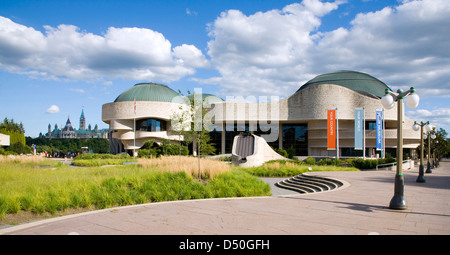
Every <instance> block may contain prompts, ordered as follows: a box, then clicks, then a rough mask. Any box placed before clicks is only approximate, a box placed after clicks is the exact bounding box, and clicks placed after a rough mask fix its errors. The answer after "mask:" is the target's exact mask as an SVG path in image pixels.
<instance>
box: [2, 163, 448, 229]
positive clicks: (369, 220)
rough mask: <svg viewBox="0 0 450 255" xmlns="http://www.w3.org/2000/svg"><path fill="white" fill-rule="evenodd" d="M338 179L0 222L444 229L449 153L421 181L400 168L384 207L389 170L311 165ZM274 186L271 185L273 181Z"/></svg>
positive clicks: (61, 225)
mask: <svg viewBox="0 0 450 255" xmlns="http://www.w3.org/2000/svg"><path fill="white" fill-rule="evenodd" d="M310 174H312V175H320V176H327V177H331V178H335V179H339V180H341V181H343V182H345V185H344V187H342V188H340V189H336V190H333V191H330V192H322V193H314V194H294V193H292V192H288V193H286V194H284V195H279V194H280V193H282V191H280V190H277V191H276V192H274V193H276V194H277V195H274V196H270V197H252V198H223V199H205V200H188V201H175V202H163V203H150V204H143V205H135V206H127V207H118V208H110V209H105V210H100V211H93V212H87V213H81V214H76V215H69V216H63V217H58V218H53V219H48V220H41V221H36V222H32V223H26V224H21V225H18V226H13V227H8V228H3V229H0V234H8V235H67V234H80V235H173V234H174V235H203V234H207V235H236V234H240V235H247V234H251V235H259V234H261V235H266V234H269V235H291V234H292V235H330V234H331V235H368V234H380V235H418V234H419V235H441V234H446V235H448V234H450V161H443V162H441V166H440V167H439V168H436V169H433V173H431V174H425V178H426V183H416V181H415V180H416V178H417V175H418V168H417V167H416V168H414V169H411V170H407V171H404V175H405V200H406V202H407V204H408V209H407V210H402V211H397V210H391V209H389V208H388V205H389V201H390V199H391V198H392V196H393V193H394V184H393V183H394V176H395V172H393V171H361V172H313V173H310ZM274 189H275V187H274Z"/></svg>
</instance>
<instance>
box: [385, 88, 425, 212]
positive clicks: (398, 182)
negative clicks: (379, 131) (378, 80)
mask: <svg viewBox="0 0 450 255" xmlns="http://www.w3.org/2000/svg"><path fill="white" fill-rule="evenodd" d="M385 93H386V94H385V95H384V96H383V97H382V98H381V104H382V105H383V107H384V108H386V109H392V108H394V106H395V102H396V101H397V122H398V125H397V126H398V127H397V172H396V174H395V183H394V196H393V197H392V199H391V202H390V203H389V208H391V209H396V210H405V209H406V208H407V205H406V201H405V199H404V182H405V181H404V177H403V170H402V167H403V132H402V129H403V99H405V101H406V105H407V106H408V108H411V109H414V108H416V107H417V106H418V105H419V95H417V94H416V93H415V91H414V87H411V89H409V90H408V91H406V92H403V91H402V90H400V89H399V90H397V95H396V94H394V93H393V92H391V91H389V89H386V92H385Z"/></svg>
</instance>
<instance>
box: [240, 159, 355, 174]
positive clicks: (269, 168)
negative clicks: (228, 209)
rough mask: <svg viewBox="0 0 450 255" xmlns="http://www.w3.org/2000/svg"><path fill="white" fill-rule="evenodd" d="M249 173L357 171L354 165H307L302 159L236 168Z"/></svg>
mask: <svg viewBox="0 0 450 255" xmlns="http://www.w3.org/2000/svg"><path fill="white" fill-rule="evenodd" d="M238 169H240V170H242V171H244V172H247V173H249V174H252V175H255V176H260V177H291V176H295V175H299V174H302V173H305V172H312V171H314V172H316V171H359V169H357V168H355V167H341V166H335V165H321V166H319V165H309V164H306V163H304V162H302V161H285V160H274V161H269V162H266V163H264V164H263V165H262V166H258V167H249V168H238Z"/></svg>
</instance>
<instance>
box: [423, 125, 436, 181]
mask: <svg viewBox="0 0 450 255" xmlns="http://www.w3.org/2000/svg"><path fill="white" fill-rule="evenodd" d="M433 129H434V128H432V130H431V131H430V132H429V134H428V163H427V171H425V173H427V174H431V173H432V171H431V163H430V160H431V159H430V158H431V139H433V140H434V139H435V138H436V135H435V134H434V133H435V131H434V130H433Z"/></svg>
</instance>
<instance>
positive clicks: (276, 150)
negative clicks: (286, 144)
mask: <svg viewBox="0 0 450 255" xmlns="http://www.w3.org/2000/svg"><path fill="white" fill-rule="evenodd" d="M272 149H273V150H274V151H275V152H276V153H278V154H280V155H281V156H283V157H285V158H287V157H288V153H287V151H286V150H284V149H281V148H272Z"/></svg>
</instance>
